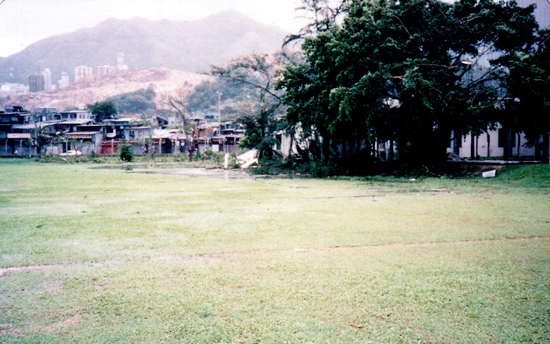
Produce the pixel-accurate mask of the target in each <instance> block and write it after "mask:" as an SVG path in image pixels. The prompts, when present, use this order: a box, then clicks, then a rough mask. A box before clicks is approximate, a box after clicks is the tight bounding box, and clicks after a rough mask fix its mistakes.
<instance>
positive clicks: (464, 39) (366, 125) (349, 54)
mask: <svg viewBox="0 0 550 344" xmlns="http://www.w3.org/2000/svg"><path fill="white" fill-rule="evenodd" d="M304 3H305V4H306V7H307V8H309V9H310V12H311V13H314V14H315V13H317V14H318V13H319V5H320V4H325V6H326V3H327V2H326V1H323V0H318V1H315V0H308V1H304ZM315 6H317V7H315ZM321 7H322V6H321ZM333 8H334V9H336V10H334V11H333V12H331V11H325V12H324V13H326V15H325V16H324V17H323V16H321V17H319V16H314V17H315V18H316V20H318V23H317V24H316V25H310V26H308V28H309V30H305V31H303V33H304V36H303V37H302V38H303V44H302V48H303V52H304V61H303V63H301V64H299V65H295V66H288V67H287V68H286V70H285V71H284V73H283V80H282V82H281V83H280V84H279V87H280V88H282V89H284V90H285V91H286V95H285V97H284V102H285V104H287V105H288V106H289V109H288V115H287V119H288V121H289V122H291V123H300V124H301V126H302V129H303V131H304V134H305V137H306V138H307V139H308V140H309V142H310V144H311V143H313V144H317V145H319V146H320V147H322V149H321V150H320V154H319V156H318V157H319V158H322V159H324V160H329V159H331V158H332V157H334V156H342V155H346V154H355V153H357V152H358V151H359V150H367V151H369V152H370V151H371V150H372V146H373V144H374V143H375V142H377V141H387V140H390V141H391V142H396V143H397V145H398V152H399V154H400V157H401V158H403V159H415V160H424V161H425V160H432V159H442V158H444V157H445V152H446V148H447V147H448V145H449V142H450V139H451V132H454V133H455V134H457V135H462V134H466V133H468V132H471V131H482V130H485V129H486V128H487V126H488V125H490V124H491V123H494V122H495V121H497V120H498V118H497V116H496V114H495V113H496V111H495V105H496V104H498V103H499V101H500V100H501V98H502V95H501V93H502V92H501V89H502V81H503V79H504V77H505V75H506V71H507V65H505V62H506V61H507V60H506V59H504V57H505V56H511V55H515V54H517V53H519V52H522V51H525V50H526V49H527V47H529V46H530V45H531V42H532V40H533V34H534V32H535V30H536V27H537V25H536V22H535V20H534V17H533V16H532V10H533V8H532V7H529V8H521V7H519V6H517V4H516V3H515V2H514V1H506V2H504V1H503V2H495V1H492V0H479V1H477V0H476V1H474V0H462V1H457V2H454V3H445V2H441V1H437V0H404V1H403V0H399V1H398V0H373V1H351V2H350V1H346V0H342V1H340V2H339V3H338V4H337V6H335V7H333ZM321 13H323V12H321ZM331 15H334V16H337V17H336V18H333V19H332V20H331V19H330V16H331ZM339 18H342V19H339ZM497 57H500V58H497Z"/></svg>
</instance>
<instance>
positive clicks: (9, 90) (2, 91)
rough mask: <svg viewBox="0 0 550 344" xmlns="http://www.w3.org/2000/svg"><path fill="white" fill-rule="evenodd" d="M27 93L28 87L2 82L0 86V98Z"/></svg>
mask: <svg viewBox="0 0 550 344" xmlns="http://www.w3.org/2000/svg"><path fill="white" fill-rule="evenodd" d="M25 93H29V86H26V85H23V84H14V83H9V82H4V83H2V84H0V97H6V96H13V95H16V94H25Z"/></svg>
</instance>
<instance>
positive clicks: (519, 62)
mask: <svg viewBox="0 0 550 344" xmlns="http://www.w3.org/2000/svg"><path fill="white" fill-rule="evenodd" d="M549 61H550V31H549V30H542V31H540V32H538V34H537V37H536V41H535V42H534V44H533V45H532V46H531V47H530V49H529V50H528V51H526V52H517V53H516V54H514V55H510V56H507V57H506V61H505V63H506V64H507V65H508V66H509V72H508V73H507V75H506V84H505V86H506V87H505V90H506V94H505V96H504V97H503V101H502V108H501V112H502V116H501V118H500V121H501V124H502V125H504V128H506V129H511V128H515V129H516V131H523V132H524V133H525V134H526V136H527V140H528V142H526V143H527V144H528V145H531V146H534V147H535V148H536V150H535V151H536V155H537V156H538V157H539V158H545V160H546V161H548V159H549V155H550V152H549V150H550V137H549V136H550V115H549V113H550V65H549ZM510 134H513V133H512V132H510Z"/></svg>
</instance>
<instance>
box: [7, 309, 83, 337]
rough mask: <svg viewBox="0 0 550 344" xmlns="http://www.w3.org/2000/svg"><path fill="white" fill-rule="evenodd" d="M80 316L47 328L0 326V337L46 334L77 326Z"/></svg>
mask: <svg viewBox="0 0 550 344" xmlns="http://www.w3.org/2000/svg"><path fill="white" fill-rule="evenodd" d="M80 318H81V316H80V314H76V315H74V316H72V317H68V318H67V319H65V320H63V321H62V322H58V323H55V324H52V325H48V326H31V327H27V328H13V327H12V325H11V324H0V337H3V336H8V335H11V336H19V335H23V334H25V333H47V332H53V331H57V330H61V329H65V328H69V327H73V326H77V325H78V324H79V323H80Z"/></svg>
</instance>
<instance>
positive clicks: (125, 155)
mask: <svg viewBox="0 0 550 344" xmlns="http://www.w3.org/2000/svg"><path fill="white" fill-rule="evenodd" d="M120 160H122V161H126V162H132V160H134V147H132V146H130V145H123V146H121V147H120Z"/></svg>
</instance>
